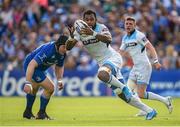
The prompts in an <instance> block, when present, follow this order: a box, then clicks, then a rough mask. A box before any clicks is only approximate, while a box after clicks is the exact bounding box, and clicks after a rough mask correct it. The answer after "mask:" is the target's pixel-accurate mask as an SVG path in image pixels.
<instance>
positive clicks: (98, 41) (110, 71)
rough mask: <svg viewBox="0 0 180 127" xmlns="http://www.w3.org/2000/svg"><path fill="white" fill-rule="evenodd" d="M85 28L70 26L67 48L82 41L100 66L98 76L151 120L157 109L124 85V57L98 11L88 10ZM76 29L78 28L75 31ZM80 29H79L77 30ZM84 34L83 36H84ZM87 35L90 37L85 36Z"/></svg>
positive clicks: (85, 15) (85, 17)
mask: <svg viewBox="0 0 180 127" xmlns="http://www.w3.org/2000/svg"><path fill="white" fill-rule="evenodd" d="M83 20H84V21H85V22H86V23H87V24H84V25H85V28H82V29H81V30H80V31H79V29H78V28H73V27H72V28H69V31H70V35H71V38H70V39H68V41H67V42H66V48H67V50H70V49H72V48H73V47H74V46H75V44H76V43H77V42H78V41H82V42H83V45H84V46H85V47H86V48H87V50H88V51H89V53H90V55H91V56H92V57H93V58H95V59H96V60H97V62H98V64H99V66H100V68H99V70H98V74H97V76H98V78H99V79H100V80H101V81H103V82H105V83H106V84H107V85H108V86H109V87H111V88H112V89H113V91H114V92H115V94H116V95H117V96H119V97H120V98H122V99H123V100H124V101H125V102H127V103H128V104H130V105H132V106H134V107H136V108H139V109H141V110H143V111H145V112H146V113H147V116H146V119H147V120H151V119H153V118H154V117H155V116H156V114H157V113H156V111H155V110H153V109H152V108H150V107H149V106H147V105H145V104H144V103H142V102H141V101H140V99H139V98H138V97H136V96H134V95H132V93H131V92H130V90H129V89H128V88H127V86H126V85H124V82H123V77H122V75H121V73H120V69H121V64H122V58H121V56H120V55H119V54H118V52H116V51H115V50H114V49H113V48H112V47H111V46H110V43H111V41H112V38H111V34H110V32H109V30H108V28H107V27H106V26H105V25H104V24H100V23H98V22H96V21H97V19H96V13H95V12H94V11H92V10H87V11H85V12H84V14H83ZM74 29H76V30H75V31H74ZM77 29H78V30H77ZM82 35H83V36H82ZM84 35H87V36H88V37H84Z"/></svg>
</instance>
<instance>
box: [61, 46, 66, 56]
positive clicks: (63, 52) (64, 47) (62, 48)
mask: <svg viewBox="0 0 180 127" xmlns="http://www.w3.org/2000/svg"><path fill="white" fill-rule="evenodd" d="M59 53H60V54H65V53H66V46H65V45H61V46H60V47H59Z"/></svg>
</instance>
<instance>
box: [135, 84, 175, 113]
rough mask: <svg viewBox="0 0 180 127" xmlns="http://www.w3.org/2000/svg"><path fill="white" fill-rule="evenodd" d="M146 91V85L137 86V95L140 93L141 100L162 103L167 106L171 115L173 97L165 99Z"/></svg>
mask: <svg viewBox="0 0 180 127" xmlns="http://www.w3.org/2000/svg"><path fill="white" fill-rule="evenodd" d="M146 89H147V85H146V84H138V85H137V93H138V95H139V97H140V98H143V99H149V100H157V101H160V102H162V103H164V104H165V105H166V106H167V108H168V111H169V113H171V112H172V110H173V106H172V100H171V97H169V96H168V97H163V96H160V95H158V94H155V93H153V92H147V91H146Z"/></svg>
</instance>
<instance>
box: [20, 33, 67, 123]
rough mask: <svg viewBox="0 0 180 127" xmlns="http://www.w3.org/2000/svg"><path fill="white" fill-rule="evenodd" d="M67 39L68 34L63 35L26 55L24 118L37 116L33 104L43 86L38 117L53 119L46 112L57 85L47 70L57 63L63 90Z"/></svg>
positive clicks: (56, 66)
mask: <svg viewBox="0 0 180 127" xmlns="http://www.w3.org/2000/svg"><path fill="white" fill-rule="evenodd" d="M67 39H68V37H67V36H65V35H61V36H60V37H59V38H58V40H57V41H55V42H49V43H46V44H43V45H41V46H40V47H38V48H37V49H35V50H34V51H33V52H31V53H30V54H29V55H28V56H27V57H26V59H25V61H24V70H25V72H26V84H25V86H24V91H25V92H26V93H27V95H26V100H27V104H26V109H25V111H24V113H23V117H24V118H27V119H34V118H35V116H34V115H33V113H32V106H33V104H34V101H35V98H36V93H37V91H38V89H39V87H40V86H41V87H42V88H43V89H44V91H43V93H42V94H41V97H40V109H39V112H38V113H37V116H36V119H48V120H51V118H50V117H49V116H48V115H47V113H46V107H47V105H48V103H49V100H50V97H51V95H52V94H53V92H54V86H55V85H54V83H53V82H52V80H51V79H50V78H49V77H47V76H46V72H45V71H46V70H47V69H48V68H49V67H50V66H52V65H55V74H56V77H57V80H58V87H59V90H61V89H62V88H63V83H62V78H63V73H64V59H65V56H66V48H65V42H66V40H67Z"/></svg>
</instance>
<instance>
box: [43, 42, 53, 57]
mask: <svg viewBox="0 0 180 127" xmlns="http://www.w3.org/2000/svg"><path fill="white" fill-rule="evenodd" d="M41 50H42V51H43V52H44V53H46V54H53V53H54V51H56V50H55V42H54V41H51V42H48V43H46V44H43V47H42V49H41Z"/></svg>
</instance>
